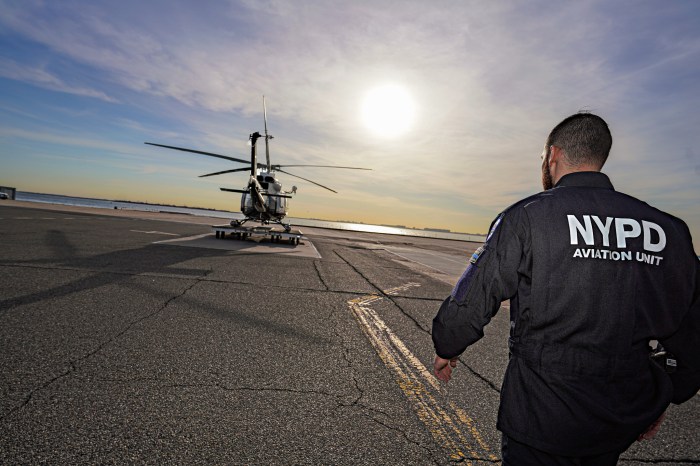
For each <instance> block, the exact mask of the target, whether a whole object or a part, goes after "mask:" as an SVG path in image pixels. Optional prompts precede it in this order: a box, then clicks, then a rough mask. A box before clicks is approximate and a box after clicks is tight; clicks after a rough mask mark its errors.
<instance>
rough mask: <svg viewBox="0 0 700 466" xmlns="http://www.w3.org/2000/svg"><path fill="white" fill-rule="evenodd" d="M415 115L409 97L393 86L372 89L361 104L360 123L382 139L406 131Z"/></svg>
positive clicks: (404, 90)
mask: <svg viewBox="0 0 700 466" xmlns="http://www.w3.org/2000/svg"><path fill="white" fill-rule="evenodd" d="M415 113H416V108H415V105H414V103H413V99H412V98H411V95H410V94H409V93H408V92H407V91H406V89H404V88H403V87H401V86H397V85H394V84H389V85H385V86H381V87H377V88H374V89H372V90H371V91H369V92H368V93H367V95H366V96H365V99H364V101H363V103H362V122H363V123H364V125H365V126H366V127H367V128H368V129H369V130H370V131H372V132H373V133H375V134H377V135H378V136H382V137H388V138H391V137H396V136H400V135H401V134H403V133H405V132H406V131H408V130H409V129H410V128H411V125H412V124H413V119H414V117H415Z"/></svg>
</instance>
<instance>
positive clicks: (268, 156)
mask: <svg viewBox="0 0 700 466" xmlns="http://www.w3.org/2000/svg"><path fill="white" fill-rule="evenodd" d="M263 114H264V116H265V156H266V157H267V171H268V172H270V171H272V166H271V165H270V146H269V144H268V141H269V140H270V139H273V137H272V136H270V135H269V134H267V106H266V105H265V96H263Z"/></svg>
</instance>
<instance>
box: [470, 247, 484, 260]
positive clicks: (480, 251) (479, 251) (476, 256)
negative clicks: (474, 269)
mask: <svg viewBox="0 0 700 466" xmlns="http://www.w3.org/2000/svg"><path fill="white" fill-rule="evenodd" d="M484 251H486V245H484V246H479V249H477V250H476V251H474V254H472V258H471V259H469V263H471V264H476V263H477V262H478V261H479V257H481V255H482V254H483V253H484Z"/></svg>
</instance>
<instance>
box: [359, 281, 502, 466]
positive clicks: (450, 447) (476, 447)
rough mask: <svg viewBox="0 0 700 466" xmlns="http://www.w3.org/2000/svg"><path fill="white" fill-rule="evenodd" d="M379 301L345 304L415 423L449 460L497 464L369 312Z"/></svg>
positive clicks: (462, 415)
mask: <svg viewBox="0 0 700 466" xmlns="http://www.w3.org/2000/svg"><path fill="white" fill-rule="evenodd" d="M418 286H420V284H418V283H407V284H405V285H403V286H398V287H396V288H391V289H388V290H385V291H384V293H386V294H388V295H394V294H397V293H399V292H400V291H405V290H407V289H409V288H413V287H418ZM382 299H383V298H382V297H381V296H379V295H367V296H362V297H360V298H355V299H352V300H350V301H348V305H349V306H350V309H351V311H352V313H353V316H354V317H355V319H356V320H357V322H358V323H359V324H360V328H361V329H362V331H363V332H364V334H365V335H366V336H367V338H368V339H369V341H370V343H371V344H372V346H373V347H374V349H375V351H376V352H377V354H378V355H379V357H380V359H381V360H382V362H384V365H385V366H386V367H387V368H388V369H389V370H391V372H393V374H394V376H395V377H396V383H397V384H398V386H399V387H400V388H401V391H403V393H404V395H405V396H406V398H407V399H408V401H409V402H410V404H411V408H413V411H414V412H415V413H416V415H417V416H418V419H420V420H421V422H423V424H425V426H426V427H427V428H428V430H429V431H430V434H431V435H432V436H433V438H434V439H435V441H436V442H437V443H438V445H440V446H441V447H443V448H444V449H446V450H447V452H448V454H449V457H450V459H451V460H454V461H464V462H465V463H466V464H472V463H471V461H470V460H471V459H474V460H477V459H479V458H481V459H483V460H487V461H489V460H490V461H498V457H497V456H496V455H494V454H493V453H492V452H491V449H490V448H489V446H488V445H487V444H486V442H485V441H484V439H483V437H482V436H481V433H480V432H479V431H478V430H477V429H476V427H475V423H474V420H473V419H472V418H471V417H470V416H469V415H468V414H467V412H466V411H465V410H464V409H462V408H459V407H457V406H455V405H454V403H452V402H451V401H449V400H447V399H446V396H445V394H444V392H443V390H442V388H441V386H440V382H439V381H438V379H437V378H436V377H434V376H433V375H432V374H431V373H430V372H429V371H428V369H426V367H425V366H424V365H423V363H421V362H420V360H419V359H418V358H417V357H416V356H415V355H414V354H413V353H412V352H411V351H410V350H409V349H408V348H407V347H406V345H405V344H404V343H403V342H402V341H401V340H400V339H399V337H397V336H396V334H395V333H394V332H393V331H392V330H391V329H390V328H389V327H387V325H386V324H385V323H384V321H383V320H382V319H381V318H380V317H379V315H378V314H377V313H376V312H375V311H374V310H373V309H372V308H371V305H372V304H373V303H376V302H378V301H381V300H382Z"/></svg>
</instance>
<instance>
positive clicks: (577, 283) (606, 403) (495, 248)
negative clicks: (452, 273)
mask: <svg viewBox="0 0 700 466" xmlns="http://www.w3.org/2000/svg"><path fill="white" fill-rule="evenodd" d="M507 299H510V303H511V304H510V312H511V334H510V338H509V348H510V355H511V357H510V360H509V363H508V367H507V369H506V373H505V378H504V380H503V386H502V390H501V404H500V407H499V412H498V423H497V427H498V429H499V430H500V431H501V432H503V433H504V434H505V435H506V436H508V437H510V438H512V439H515V440H517V441H518V442H521V443H524V444H526V445H529V446H531V447H534V448H536V449H538V450H542V451H545V452H548V453H551V454H555V455H562V456H589V455H597V454H603V453H607V452H614V451H619V452H622V451H624V450H625V449H626V448H627V447H628V446H629V445H630V444H631V443H632V442H633V441H634V440H635V439H636V438H637V436H638V435H639V434H640V433H641V432H643V431H644V430H645V429H646V428H647V427H648V426H649V425H650V424H651V423H652V422H654V421H655V420H656V419H657V418H658V417H659V415H660V414H661V413H662V412H663V411H664V410H665V409H666V407H667V406H668V405H669V403H671V402H674V403H681V402H683V401H686V400H688V399H689V398H691V397H692V396H694V395H695V393H696V392H697V391H698V389H700V367H699V366H700V261H698V258H697V256H696V255H695V252H694V250H693V245H692V240H691V237H690V232H689V230H688V228H687V226H686V225H685V223H683V222H682V221H681V220H679V219H677V218H675V217H673V216H671V215H669V214H666V213H664V212H662V211H660V210H658V209H655V208H653V207H651V206H649V205H648V204H646V203H644V202H642V201H639V200H637V199H635V198H633V197H630V196H628V195H625V194H622V193H619V192H617V191H615V190H614V188H613V186H612V184H611V183H610V180H609V179H608V177H607V176H606V175H604V174H602V173H598V172H578V173H571V174H568V175H565V176H564V177H562V178H561V180H560V181H559V183H557V185H556V186H555V187H554V188H553V189H551V190H547V191H544V192H541V193H539V194H536V195H534V196H531V197H529V198H527V199H524V200H522V201H520V202H518V203H517V204H514V205H513V206H511V207H509V208H508V209H507V210H506V211H504V212H503V213H502V214H500V215H499V216H498V217H497V219H496V220H495V221H494V222H493V224H492V226H491V230H490V232H489V236H488V238H487V240H486V242H485V244H484V246H483V247H482V248H480V249H479V250H477V251H476V253H475V254H474V256H472V259H471V261H470V263H469V265H468V267H467V269H466V270H465V272H464V274H463V275H462V277H461V279H460V280H459V282H458V283H457V285H456V286H455V288H454V290H453V291H452V294H451V296H450V297H448V298H447V299H446V300H445V302H444V303H443V304H442V306H441V307H440V310H439V311H438V313H437V315H436V317H435V319H434V321H433V334H432V336H433V342H434V345H435V350H436V353H437V355H438V356H440V357H442V358H445V359H450V358H454V357H456V356H458V355H460V354H461V353H462V352H463V351H464V350H465V349H466V348H467V347H468V346H469V345H471V344H473V343H474V342H476V341H477V340H479V339H480V338H481V337H482V336H483V328H484V326H485V325H486V324H487V323H488V322H489V321H490V319H491V318H492V317H493V316H494V315H495V314H496V312H497V311H498V309H499V307H500V305H501V302H502V301H504V300H507ZM650 340H658V341H660V342H661V343H662V344H663V345H664V346H665V348H666V349H667V350H669V351H671V352H672V353H674V354H675V356H676V358H677V361H678V366H677V370H676V372H675V373H673V374H669V373H667V372H666V371H664V370H663V369H662V368H661V366H659V365H657V364H656V363H654V362H652V361H651V360H650V359H649V341H650Z"/></svg>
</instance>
